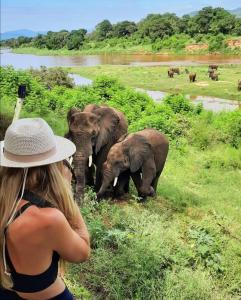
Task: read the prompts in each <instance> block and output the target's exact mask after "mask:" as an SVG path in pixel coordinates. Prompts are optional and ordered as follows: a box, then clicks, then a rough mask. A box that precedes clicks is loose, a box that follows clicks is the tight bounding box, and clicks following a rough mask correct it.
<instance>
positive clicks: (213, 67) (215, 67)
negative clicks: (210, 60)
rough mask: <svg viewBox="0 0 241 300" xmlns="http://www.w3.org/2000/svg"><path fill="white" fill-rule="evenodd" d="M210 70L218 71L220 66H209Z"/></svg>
mask: <svg viewBox="0 0 241 300" xmlns="http://www.w3.org/2000/svg"><path fill="white" fill-rule="evenodd" d="M208 68H209V69H212V70H217V69H218V65H209V66H208Z"/></svg>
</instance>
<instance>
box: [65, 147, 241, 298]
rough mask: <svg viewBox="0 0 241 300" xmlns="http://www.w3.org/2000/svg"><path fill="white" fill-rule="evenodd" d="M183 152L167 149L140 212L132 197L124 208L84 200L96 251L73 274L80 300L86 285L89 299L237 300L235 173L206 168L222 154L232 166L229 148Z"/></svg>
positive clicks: (239, 213)
mask: <svg viewBox="0 0 241 300" xmlns="http://www.w3.org/2000/svg"><path fill="white" fill-rule="evenodd" d="M183 147H184V148H183V150H182V151H180V149H176V148H175V146H172V147H171V149H170V153H169V156H168V161H167V164H166V167H165V170H164V172H163V174H162V176H161V179H160V181H159V185H158V196H157V197H156V198H155V199H149V201H148V202H147V203H145V204H138V203H137V202H136V200H135V190H134V189H132V194H133V196H132V197H131V198H130V199H129V200H127V201H126V202H124V203H123V202H120V203H118V202H116V203H113V202H103V203H101V204H97V203H95V202H93V198H94V197H93V193H92V192H89V194H88V195H87V196H86V200H85V201H86V202H85V205H84V207H83V208H82V212H83V214H84V216H85V219H86V220H87V224H88V227H89V230H90V232H91V235H92V248H93V250H92V256H91V258H90V261H88V262H86V263H84V264H82V265H79V266H76V265H73V269H71V270H70V274H75V277H74V280H73V279H70V281H69V282H70V286H71V287H72V286H73V290H75V291H77V286H78V283H77V282H78V279H76V274H79V280H80V282H81V283H79V289H80V292H79V293H77V295H78V296H81V295H82V292H83V288H82V285H83V284H84V286H85V288H86V289H87V290H89V291H91V294H92V299H168V300H169V299H197V300H199V299H205V300H206V299H220V300H221V299H239V298H240V296H241V290H240V278H241V277H240V275H241V264H240V263H241V260H240V251H241V197H240V184H239V183H240V177H241V174H240V171H239V170H238V169H236V168H232V167H230V166H228V165H226V167H223V166H222V167H220V166H219V167H218V166H217V165H215V164H213V165H212V166H209V165H208V164H207V161H208V158H210V155H212V156H213V157H216V160H218V157H219V159H221V154H222V153H224V156H225V158H226V159H228V160H229V161H230V160H231V159H232V158H231V157H230V156H229V155H228V154H227V153H226V152H229V151H230V149H231V148H229V147H228V146H227V147H226V146H225V147H220V146H216V147H215V148H214V149H209V150H207V151H201V152H200V150H198V149H195V148H193V147H190V146H187V145H186V146H183ZM232 151H235V154H236V155H237V156H236V159H237V160H240V155H241V152H240V150H232ZM225 153H226V154H225ZM229 154H230V152H229ZM90 199H92V200H90ZM77 278H78V277H77ZM86 299H89V298H88V297H87V298H86Z"/></svg>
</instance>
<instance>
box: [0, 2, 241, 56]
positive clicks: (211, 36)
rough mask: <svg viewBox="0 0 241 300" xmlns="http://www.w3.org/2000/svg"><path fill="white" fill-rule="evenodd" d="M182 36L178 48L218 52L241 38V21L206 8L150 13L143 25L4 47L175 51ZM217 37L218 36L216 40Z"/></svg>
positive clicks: (106, 26)
mask: <svg viewBox="0 0 241 300" xmlns="http://www.w3.org/2000/svg"><path fill="white" fill-rule="evenodd" d="M179 35H181V39H182V41H181V42H179V38H177V41H178V49H179V50H180V49H182V48H184V47H185V44H187V43H190V42H196V43H199V42H208V43H209V46H210V47H209V50H210V51H215V50H218V49H222V48H225V47H226V44H225V43H223V40H224V38H225V37H226V36H227V35H233V36H240V35H241V19H240V18H238V17H236V16H234V15H232V14H231V13H229V12H228V11H226V10H225V9H223V8H220V7H218V8H212V7H204V8H203V9H202V10H200V11H199V12H198V13H197V14H196V15H195V16H190V15H184V16H183V17H178V16H176V15H175V14H171V13H165V14H149V15H147V17H146V18H144V19H142V20H141V21H140V22H138V23H135V22H131V21H127V20H126V21H122V22H118V23H117V24H111V22H110V21H109V20H103V21H102V22H100V23H99V24H97V25H96V27H95V30H94V31H93V32H91V33H89V34H87V30H85V29H79V30H72V31H70V32H69V31H67V30H61V31H59V32H52V31H49V32H48V33H47V34H46V35H42V34H40V35H38V36H37V37H34V38H27V37H19V38H16V39H9V40H7V41H3V42H2V45H3V46H8V47H12V48H16V47H21V46H22V47H24V46H25V47H26V46H27V47H35V48H40V49H42V48H47V49H51V50H56V49H62V48H66V49H68V50H74V49H77V50H79V49H92V48H93V49H94V48H102V47H109V46H113V45H117V44H122V46H123V47H127V46H128V45H132V46H133V45H140V44H146V43H151V44H153V50H160V49H162V48H165V47H166V48H175V47H174V45H175V38H174V39H173V38H172V37H173V36H179ZM216 35H218V37H217V38H216Z"/></svg>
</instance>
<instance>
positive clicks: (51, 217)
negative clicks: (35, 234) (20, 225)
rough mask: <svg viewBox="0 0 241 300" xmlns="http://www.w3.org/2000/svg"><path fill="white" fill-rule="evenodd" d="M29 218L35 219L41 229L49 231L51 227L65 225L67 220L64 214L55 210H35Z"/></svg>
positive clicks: (48, 208)
mask: <svg viewBox="0 0 241 300" xmlns="http://www.w3.org/2000/svg"><path fill="white" fill-rule="evenodd" d="M30 217H32V218H33V219H35V221H36V222H37V223H38V224H39V226H40V227H42V228H43V229H44V228H46V229H50V228H53V227H56V226H57V227H58V226H62V225H63V224H66V222H67V220H66V217H65V216H64V214H63V213H62V212H61V211H60V210H59V209H57V208H52V207H51V208H50V207H46V208H36V209H33V210H32V211H31V214H30Z"/></svg>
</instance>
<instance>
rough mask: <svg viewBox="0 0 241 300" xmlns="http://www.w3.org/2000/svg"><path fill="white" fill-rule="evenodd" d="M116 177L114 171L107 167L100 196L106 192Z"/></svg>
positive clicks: (98, 194)
mask: <svg viewBox="0 0 241 300" xmlns="http://www.w3.org/2000/svg"><path fill="white" fill-rule="evenodd" d="M114 178H117V177H116V176H115V175H114V173H113V172H112V171H111V170H109V169H105V170H104V171H103V178H102V185H101V187H100V190H99V192H98V193H97V197H98V198H101V197H102V196H103V195H104V193H105V192H106V190H107V188H108V187H109V186H110V184H111V182H112V181H113V180H114ZM114 183H115V182H114Z"/></svg>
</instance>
